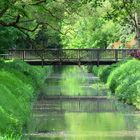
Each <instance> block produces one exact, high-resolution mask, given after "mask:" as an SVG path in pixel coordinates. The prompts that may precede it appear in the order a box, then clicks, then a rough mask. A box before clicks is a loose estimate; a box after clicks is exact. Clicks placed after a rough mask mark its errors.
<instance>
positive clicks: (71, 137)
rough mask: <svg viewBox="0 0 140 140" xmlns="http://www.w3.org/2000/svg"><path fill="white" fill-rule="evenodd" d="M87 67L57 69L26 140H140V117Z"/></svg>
mask: <svg viewBox="0 0 140 140" xmlns="http://www.w3.org/2000/svg"><path fill="white" fill-rule="evenodd" d="M108 94H110V93H109V90H108V89H107V87H106V86H105V85H103V84H101V83H100V81H99V79H98V77H95V76H94V75H93V74H91V73H88V72H87V71H86V69H85V68H84V67H76V66H73V67H70V66H66V67H55V68H54V72H53V73H52V74H51V75H50V77H49V78H47V79H46V82H45V84H44V85H43V86H42V88H41V93H40V96H39V98H38V100H37V102H36V103H35V104H34V107H33V113H32V115H31V117H30V119H29V123H28V126H27V131H26V134H25V139H26V140H140V113H139V112H138V111H136V110H135V109H134V107H132V106H128V105H126V104H123V103H121V102H119V101H117V100H116V99H114V98H107V96H108Z"/></svg>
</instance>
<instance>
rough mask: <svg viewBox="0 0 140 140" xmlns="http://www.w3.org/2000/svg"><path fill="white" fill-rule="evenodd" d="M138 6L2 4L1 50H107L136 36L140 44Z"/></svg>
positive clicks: (131, 2) (87, 1) (110, 0)
mask: <svg viewBox="0 0 140 140" xmlns="http://www.w3.org/2000/svg"><path fill="white" fill-rule="evenodd" d="M139 6H140V1H139V0H77V1H75V0H1V1H0V41H1V46H0V47H1V48H5V47H45V48H46V47H53V48H54V47H55V48H56V47H65V48H97V47H98V48H107V47H109V46H110V45H111V44H112V43H114V42H116V41H121V42H122V43H124V44H125V43H126V42H127V41H129V40H131V39H132V38H134V37H135V36H136V40H137V42H138V43H137V44H140V43H139V42H140V27H139V13H140V12H139V11H140V8H139ZM122 47H124V46H122Z"/></svg>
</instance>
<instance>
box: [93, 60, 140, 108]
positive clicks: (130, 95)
mask: <svg viewBox="0 0 140 140" xmlns="http://www.w3.org/2000/svg"><path fill="white" fill-rule="evenodd" d="M93 73H94V74H95V75H98V76H99V77H100V79H101V81H103V82H104V83H106V84H107V86H108V87H109V88H110V90H111V92H112V94H113V95H115V96H116V97H117V98H118V99H119V100H121V101H123V102H124V103H127V104H131V105H134V106H136V107H137V108H138V109H140V61H139V60H137V59H131V60H125V61H122V62H119V63H117V64H113V65H111V66H104V67H102V66H101V67H99V68H98V67H94V68H93Z"/></svg>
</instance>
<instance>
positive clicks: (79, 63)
mask: <svg viewBox="0 0 140 140" xmlns="http://www.w3.org/2000/svg"><path fill="white" fill-rule="evenodd" d="M80 65H81V62H80V50H78V66H79V67H80Z"/></svg>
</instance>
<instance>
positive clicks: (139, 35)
mask: <svg viewBox="0 0 140 140" xmlns="http://www.w3.org/2000/svg"><path fill="white" fill-rule="evenodd" d="M135 32H136V40H137V46H138V48H140V12H137V13H135Z"/></svg>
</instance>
